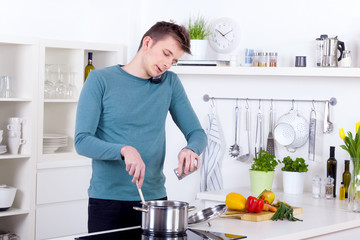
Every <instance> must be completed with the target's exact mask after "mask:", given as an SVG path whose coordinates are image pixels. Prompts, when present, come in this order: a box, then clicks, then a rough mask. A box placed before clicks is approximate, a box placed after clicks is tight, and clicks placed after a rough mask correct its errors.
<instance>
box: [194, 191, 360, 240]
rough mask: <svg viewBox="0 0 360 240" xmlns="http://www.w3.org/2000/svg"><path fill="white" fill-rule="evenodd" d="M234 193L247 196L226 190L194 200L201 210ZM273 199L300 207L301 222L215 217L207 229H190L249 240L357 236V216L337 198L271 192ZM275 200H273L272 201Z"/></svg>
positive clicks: (204, 226) (359, 231) (359, 218)
mask: <svg viewBox="0 0 360 240" xmlns="http://www.w3.org/2000/svg"><path fill="white" fill-rule="evenodd" d="M230 192H237V193H240V194H242V195H244V196H245V197H247V196H249V195H251V193H250V189H248V188H236V189H227V190H221V191H216V192H202V193H198V194H197V198H198V199H200V200H201V201H203V202H204V204H205V207H209V206H214V205H216V204H220V203H224V201H225V198H226V195H227V194H228V193H230ZM274 193H275V199H276V200H277V199H280V200H281V201H284V202H287V203H289V204H290V205H292V206H296V207H302V208H303V214H301V215H296V217H298V218H300V219H302V220H303V221H302V222H290V221H288V220H283V221H281V220H279V221H271V220H269V221H262V222H249V221H243V220H239V219H229V218H226V219H225V218H219V219H214V220H212V221H211V222H210V223H211V227H209V226H208V225H207V224H206V223H199V224H195V225H192V226H191V227H194V228H197V229H203V230H209V229H212V230H214V231H217V232H227V233H233V234H241V235H246V236H247V237H248V239H249V240H257V239H267V240H272V239H276V240H279V239H292V240H293V239H340V238H343V237H347V236H348V237H351V236H352V237H354V236H356V235H357V236H360V213H353V212H349V211H347V204H346V201H340V200H338V199H331V200H328V199H314V198H313V197H312V195H311V193H304V194H301V195H292V194H285V193H283V192H280V191H276V190H274ZM276 200H275V201H276Z"/></svg>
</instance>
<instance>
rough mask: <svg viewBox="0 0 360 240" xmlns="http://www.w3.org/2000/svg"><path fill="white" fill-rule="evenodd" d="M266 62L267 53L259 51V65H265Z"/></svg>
mask: <svg viewBox="0 0 360 240" xmlns="http://www.w3.org/2000/svg"><path fill="white" fill-rule="evenodd" d="M267 62H268V53H267V52H260V53H259V67H267Z"/></svg>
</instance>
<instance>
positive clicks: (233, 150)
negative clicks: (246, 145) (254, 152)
mask: <svg viewBox="0 0 360 240" xmlns="http://www.w3.org/2000/svg"><path fill="white" fill-rule="evenodd" d="M238 115H239V107H238V103H237V101H236V107H235V143H234V145H231V146H230V156H231V157H234V158H236V157H237V156H239V154H240V147H239V145H238V144H237V132H238V130H237V127H238Z"/></svg>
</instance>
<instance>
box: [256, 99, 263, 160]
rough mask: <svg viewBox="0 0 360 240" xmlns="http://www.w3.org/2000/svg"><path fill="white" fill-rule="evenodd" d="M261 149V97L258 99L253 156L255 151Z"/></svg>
mask: <svg viewBox="0 0 360 240" xmlns="http://www.w3.org/2000/svg"><path fill="white" fill-rule="evenodd" d="M261 150H263V139H262V113H261V99H259V111H258V114H257V116H256V132H255V157H256V158H257V157H258V156H257V153H258V152H260V151H261Z"/></svg>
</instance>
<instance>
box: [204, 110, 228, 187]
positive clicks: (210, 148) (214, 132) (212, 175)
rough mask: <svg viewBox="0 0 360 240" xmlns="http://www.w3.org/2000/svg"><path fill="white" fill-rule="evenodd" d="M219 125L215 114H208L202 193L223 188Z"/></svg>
mask: <svg viewBox="0 0 360 240" xmlns="http://www.w3.org/2000/svg"><path fill="white" fill-rule="evenodd" d="M219 129H220V128H219V125H218V122H217V120H216V117H215V114H214V112H212V113H210V114H208V128H207V129H206V130H207V132H206V134H207V141H208V142H207V146H206V148H205V150H204V152H203V154H202V158H201V181H200V192H204V191H215V190H221V189H222V188H223V180H222V174H221V169H220V160H221V158H222V155H223V151H221V137H220V131H219Z"/></svg>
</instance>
